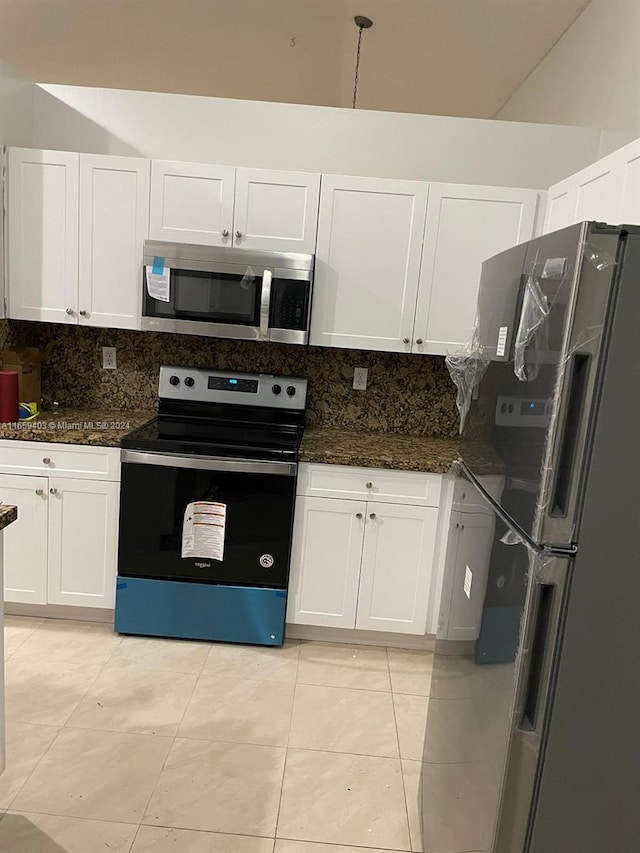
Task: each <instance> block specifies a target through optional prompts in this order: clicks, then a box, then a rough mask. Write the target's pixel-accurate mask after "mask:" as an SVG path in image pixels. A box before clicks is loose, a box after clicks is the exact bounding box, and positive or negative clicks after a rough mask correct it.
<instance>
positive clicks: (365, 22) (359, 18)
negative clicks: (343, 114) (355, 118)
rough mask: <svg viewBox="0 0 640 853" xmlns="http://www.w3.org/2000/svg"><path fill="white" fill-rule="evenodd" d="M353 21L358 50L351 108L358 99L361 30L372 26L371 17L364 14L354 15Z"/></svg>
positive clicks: (354, 106)
mask: <svg viewBox="0 0 640 853" xmlns="http://www.w3.org/2000/svg"><path fill="white" fill-rule="evenodd" d="M353 20H354V21H355V25H356V27H357V28H358V50H357V52H356V72H355V76H354V80H353V104H352V108H353V109H354V110H355V108H356V101H357V100H358V73H359V71H360V51H361V49H362V31H363V30H368V29H369V27H372V26H373V21H372V20H371V18H366V17H365V16H364V15H356V16H355V18H354V19H353Z"/></svg>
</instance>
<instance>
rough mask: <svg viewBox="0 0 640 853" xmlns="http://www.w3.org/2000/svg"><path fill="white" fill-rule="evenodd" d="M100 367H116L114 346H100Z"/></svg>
mask: <svg viewBox="0 0 640 853" xmlns="http://www.w3.org/2000/svg"><path fill="white" fill-rule="evenodd" d="M102 367H103V368H104V370H115V369H116V348H115V347H102Z"/></svg>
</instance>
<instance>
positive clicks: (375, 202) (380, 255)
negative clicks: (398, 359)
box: [310, 175, 429, 352]
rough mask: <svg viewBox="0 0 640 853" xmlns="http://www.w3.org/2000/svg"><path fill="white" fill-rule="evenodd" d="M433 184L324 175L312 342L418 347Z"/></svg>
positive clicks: (374, 347) (378, 347)
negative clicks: (422, 260) (418, 301)
mask: <svg viewBox="0 0 640 853" xmlns="http://www.w3.org/2000/svg"><path fill="white" fill-rule="evenodd" d="M428 194H429V185H428V184H426V183H419V182H415V181H396V180H387V179H380V178H352V177H344V176H336V175H323V176H322V188H321V191H320V213H319V220H318V241H317V248H316V270H315V282H314V297H313V310H312V312H311V335H310V342H311V344H313V345H316V346H333V347H350V348H356V349H369V350H387V351H390V352H410V351H411V336H412V334H413V324H414V316H415V306H416V295H417V292H418V277H419V272H420V256H421V254H422V235H423V230H424V220H425V215H426V209H427V197H428Z"/></svg>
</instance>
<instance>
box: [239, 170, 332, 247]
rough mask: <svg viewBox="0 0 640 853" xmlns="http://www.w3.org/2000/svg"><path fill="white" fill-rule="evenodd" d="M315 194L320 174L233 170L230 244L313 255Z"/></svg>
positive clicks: (317, 189)
mask: <svg viewBox="0 0 640 853" xmlns="http://www.w3.org/2000/svg"><path fill="white" fill-rule="evenodd" d="M319 195H320V175H315V174H313V173H310V172H276V171H272V170H270V169H237V170H236V194H235V204H234V215H233V245H234V246H239V247H240V248H243V249H256V250H258V251H269V250H274V251H278V252H307V253H310V254H313V252H315V248H316V230H317V227H318V198H319Z"/></svg>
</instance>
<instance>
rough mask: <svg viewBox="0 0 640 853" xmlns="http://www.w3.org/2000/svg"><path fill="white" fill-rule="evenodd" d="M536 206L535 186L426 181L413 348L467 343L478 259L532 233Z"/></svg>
mask: <svg viewBox="0 0 640 853" xmlns="http://www.w3.org/2000/svg"><path fill="white" fill-rule="evenodd" d="M537 206H538V193H537V191H535V190H523V189H510V188H505V187H480V186H465V185H464V184H431V185H430V189H429V205H428V208H427V221H426V226H425V232H424V248H423V255H422V267H421V272H420V289H419V292H418V302H417V309H416V320H415V328H414V330H413V346H412V349H413V352H419V353H433V354H435V355H446V354H447V353H449V352H452V351H455V350H456V349H459V348H460V347H461V346H463V345H464V344H465V343H467V341H468V340H469V338H470V336H471V332H472V330H473V323H474V320H475V313H476V302H477V298H478V288H479V285H480V274H481V270H482V263H483V261H485V260H486V259H487V258H490V257H492V256H493V255H496V254H498V253H499V252H502V251H504V250H505V249H509V248H510V247H511V246H515V245H516V244H517V243H522V242H523V241H525V240H528V239H530V238H531V237H532V236H533V232H534V227H535V220H536V211H537Z"/></svg>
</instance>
